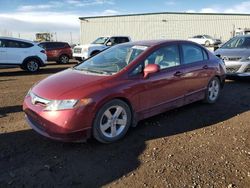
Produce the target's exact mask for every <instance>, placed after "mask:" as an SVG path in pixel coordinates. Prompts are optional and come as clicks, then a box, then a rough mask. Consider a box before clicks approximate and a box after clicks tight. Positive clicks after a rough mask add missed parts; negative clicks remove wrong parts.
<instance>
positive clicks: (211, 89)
mask: <svg viewBox="0 0 250 188" xmlns="http://www.w3.org/2000/svg"><path fill="white" fill-rule="evenodd" d="M220 90H221V82H220V80H219V79H218V78H217V77H214V78H213V79H212V80H210V82H209V83H208V87H207V90H206V96H205V99H204V102H205V103H209V104H213V103H215V102H216V101H217V100H218V98H219V95H220Z"/></svg>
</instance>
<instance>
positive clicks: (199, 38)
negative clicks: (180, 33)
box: [188, 35, 221, 47]
mask: <svg viewBox="0 0 250 188" xmlns="http://www.w3.org/2000/svg"><path fill="white" fill-rule="evenodd" d="M188 40H189V41H193V42H196V43H198V44H200V45H204V46H207V47H209V46H214V45H219V44H221V40H220V39H215V38H213V37H211V36H209V35H196V36H194V37H191V38H189V39H188Z"/></svg>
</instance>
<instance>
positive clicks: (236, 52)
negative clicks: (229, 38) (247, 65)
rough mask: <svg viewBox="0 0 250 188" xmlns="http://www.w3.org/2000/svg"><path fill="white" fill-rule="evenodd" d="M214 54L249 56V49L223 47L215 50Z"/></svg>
mask: <svg viewBox="0 0 250 188" xmlns="http://www.w3.org/2000/svg"><path fill="white" fill-rule="evenodd" d="M214 53H215V55H220V56H229V57H242V58H247V57H249V56H250V49H223V48H220V49H218V50H216V51H215V52H214Z"/></svg>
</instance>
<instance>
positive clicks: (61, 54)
mask: <svg viewBox="0 0 250 188" xmlns="http://www.w3.org/2000/svg"><path fill="white" fill-rule="evenodd" d="M39 46H40V47H42V48H44V49H45V53H46V54H47V56H48V61H56V62H57V63H61V64H66V63H68V62H69V60H70V59H72V49H71V47H70V45H69V44H68V43H67V42H41V43H39Z"/></svg>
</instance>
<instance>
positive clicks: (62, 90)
mask: <svg viewBox="0 0 250 188" xmlns="http://www.w3.org/2000/svg"><path fill="white" fill-rule="evenodd" d="M110 77H111V76H106V75H105V76H103V75H93V74H91V73H87V72H83V71H78V70H75V69H67V70H65V71H62V72H59V73H57V74H54V75H52V76H49V77H47V78H45V79H44V80H42V81H40V82H39V83H38V84H36V85H35V86H34V87H33V88H32V92H33V93H34V94H36V95H38V96H39V97H42V98H45V99H50V100H63V99H81V98H82V97H85V96H88V95H89V94H91V93H92V92H93V91H96V90H98V89H102V88H103V87H104V86H103V82H104V81H105V80H107V79H110Z"/></svg>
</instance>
